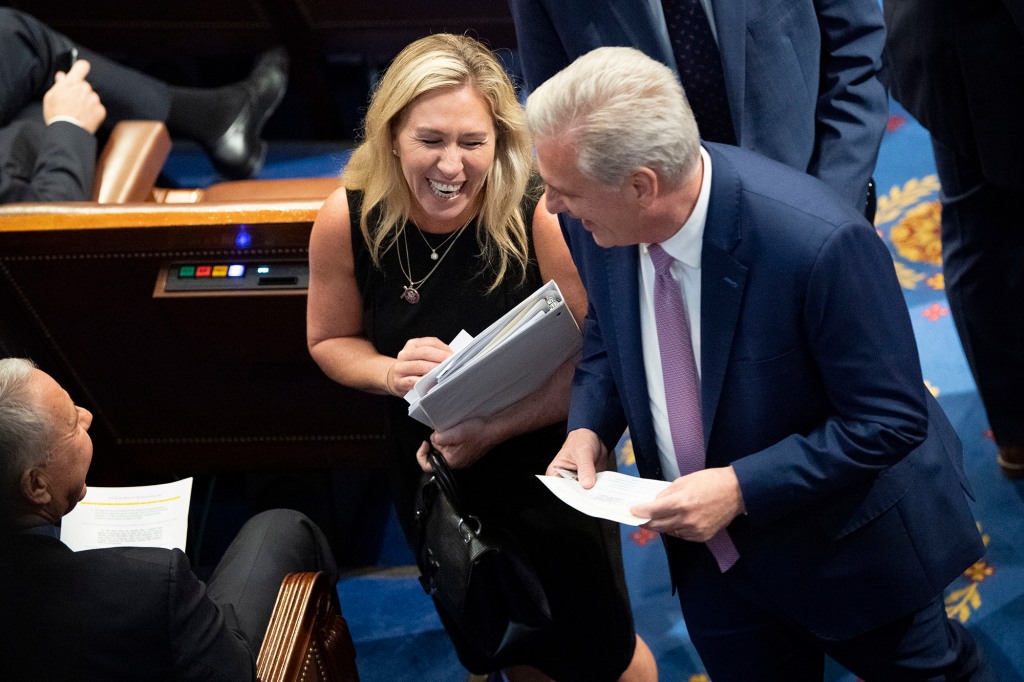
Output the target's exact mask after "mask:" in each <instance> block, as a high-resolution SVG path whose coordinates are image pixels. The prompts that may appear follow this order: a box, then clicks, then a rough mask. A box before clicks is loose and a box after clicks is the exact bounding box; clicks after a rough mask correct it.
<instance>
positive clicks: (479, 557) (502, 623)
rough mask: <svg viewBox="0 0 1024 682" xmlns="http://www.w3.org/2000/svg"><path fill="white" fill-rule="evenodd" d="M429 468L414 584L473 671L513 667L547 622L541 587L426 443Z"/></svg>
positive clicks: (421, 496)
mask: <svg viewBox="0 0 1024 682" xmlns="http://www.w3.org/2000/svg"><path fill="white" fill-rule="evenodd" d="M428 459H429V461H430V466H431V468H432V469H433V473H430V474H424V476H423V478H422V479H421V480H420V485H419V489H418V491H417V493H416V526H417V531H418V534H419V537H418V542H417V548H416V561H417V564H418V565H419V569H420V573H421V576H420V583H421V584H422V585H423V589H424V590H425V591H426V592H427V594H429V595H430V596H431V597H432V598H433V600H434V604H435V605H436V607H437V611H438V614H439V615H440V616H441V620H442V621H443V622H444V623H445V625H446V626H447V627H448V628H449V630H450V631H452V630H454V631H455V633H457V635H458V636H453V637H452V642H453V644H454V645H455V650H456V653H458V655H459V660H460V661H461V662H462V664H463V665H464V666H466V668H467V669H469V670H470V671H471V672H474V673H476V672H480V673H483V672H490V671H493V670H495V669H497V668H501V667H506V666H508V665H513V664H515V663H517V662H521V661H518V659H517V654H518V653H519V652H521V651H522V650H523V649H524V648H525V647H528V646H529V643H530V642H531V641H533V640H534V639H535V638H537V637H539V636H541V635H542V634H543V633H544V632H545V631H546V629H547V628H548V627H549V626H550V625H551V609H550V607H549V606H548V600H547V597H546V596H545V594H544V588H543V587H542V586H541V583H540V580H539V578H538V577H537V574H536V572H535V571H534V570H533V569H532V568H531V566H530V565H529V562H527V561H526V560H524V558H523V556H522V554H521V550H519V549H518V546H517V543H516V542H515V541H514V539H513V538H512V537H511V536H509V535H508V534H507V533H504V532H502V530H501V529H498V528H486V529H485V528H484V527H483V524H482V523H481V522H480V519H479V518H477V517H476V516H473V515H472V514H470V513H469V512H468V511H467V510H466V509H465V507H464V506H463V503H462V501H461V498H460V496H459V490H458V485H457V483H456V481H455V477H454V476H453V475H452V471H451V468H450V467H449V466H448V463H447V462H446V461H445V459H444V457H443V456H442V455H441V454H440V453H439V452H437V451H436V450H434V449H433V448H431V450H430V453H429V455H428Z"/></svg>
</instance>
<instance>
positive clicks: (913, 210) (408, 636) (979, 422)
mask: <svg viewBox="0 0 1024 682" xmlns="http://www.w3.org/2000/svg"><path fill="white" fill-rule="evenodd" d="M891 111H892V114H891V117H890V121H889V131H888V133H887V134H886V136H885V139H884V140H883V143H882V150H881V155H880V157H879V162H878V167H877V169H876V172H875V178H876V181H877V184H878V195H879V210H878V217H877V220H876V226H877V228H878V230H879V234H880V236H881V237H882V238H883V239H884V240H885V242H886V244H887V245H888V246H889V247H890V249H891V250H892V253H893V260H894V263H895V266H896V269H897V273H898V275H899V279H900V282H901V284H902V286H903V291H904V295H905V297H906V301H907V305H908V307H909V309H910V314H911V317H912V320H913V325H914V332H915V335H916V337H917V342H918V346H919V348H920V354H921V363H922V368H923V372H924V377H925V379H926V381H927V384H928V387H929V389H930V390H931V391H932V392H933V393H934V394H935V395H936V396H937V397H938V400H939V402H940V403H941V404H942V406H943V407H944V408H945V410H946V412H947V414H948V415H949V418H950V420H951V421H952V422H953V424H954V426H955V427H956V429H957V432H958V433H959V435H960V437H961V439H962V440H963V443H964V451H965V460H966V467H967V473H968V476H969V478H970V481H971V484H972V485H973V487H974V492H975V497H976V499H975V500H974V503H973V508H974V510H975V513H976V517H977V520H978V524H979V527H980V528H981V530H982V532H983V533H984V536H985V540H986V543H987V545H988V552H987V555H986V556H985V558H984V559H983V560H982V561H979V562H978V563H977V564H976V565H975V566H973V567H972V568H971V570H969V571H967V572H966V573H965V574H964V576H962V577H961V578H958V579H957V580H956V581H955V582H954V583H953V585H951V586H950V588H949V590H948V591H947V597H946V604H947V612H948V613H949V615H950V616H951V617H954V618H959V619H960V620H961V621H963V622H964V623H965V624H966V625H967V627H968V628H969V629H970V630H971V631H972V632H973V633H974V634H975V636H976V637H977V638H978V640H979V642H980V643H981V645H982V647H983V648H984V651H985V654H986V656H987V657H988V658H989V660H990V662H991V663H992V665H993V667H994V669H995V673H996V679H999V680H1003V681H1008V682H1016V681H1020V682H1024V674H1022V673H1021V672H1018V671H1021V670H1024V638H1022V637H1021V634H1020V633H1021V625H1020V624H1021V623H1022V622H1024V542H1022V541H1021V538H1022V537H1024V514H1022V513H1021V510H1022V508H1024V504H1022V502H1024V499H1022V498H1024V483H1011V482H1008V481H1007V480H1005V479H1004V478H1003V477H1002V476H1001V474H1000V473H999V470H998V467H997V466H996V463H995V445H994V443H993V442H992V439H991V435H990V433H989V431H988V425H987V423H986V419H985V413H984V410H983V409H982V407H981V402H980V400H979V398H978V395H977V392H976V390H975V387H974V383H973V380H972V379H971V376H970V373H969V371H968V369H967V364H966V361H965V359H964V356H963V353H962V351H961V349H960V343H959V340H958V339H957V336H956V331H955V329H954V327H953V322H952V318H951V317H950V314H949V308H948V305H947V302H946V298H945V294H944V292H943V281H942V269H941V263H940V260H939V226H938V210H937V198H938V180H937V178H936V177H935V165H934V161H933V159H932V155H931V147H930V144H929V141H928V135H927V132H926V131H924V130H923V129H922V128H921V127H920V125H918V124H917V123H916V122H915V121H914V120H913V119H912V118H911V117H910V116H909V115H908V114H907V113H906V112H905V111H904V110H903V109H902V108H900V107H899V105H897V104H895V103H893V104H892V110H891ZM187 152H188V150H184V151H179V150H176V151H175V153H174V155H173V157H176V158H172V160H171V163H169V164H168V173H169V174H170V175H173V176H174V177H175V180H176V181H177V182H181V183H183V184H182V185H180V186H203V185H205V184H208V183H209V182H211V181H212V180H213V178H212V169H210V168H209V166H208V164H207V163H206V161H205V159H204V158H202V155H201V154H200V153H199V152H198V150H195V149H193V150H191V154H192V159H191V161H185V162H183V164H182V166H180V167H179V166H178V165H176V163H177V158H184V156H185V153H187ZM346 154H347V152H346V149H345V146H344V145H308V144H307V145H293V146H285V145H282V146H278V145H274V146H273V147H272V149H271V153H270V155H269V156H268V162H267V167H266V169H265V170H264V172H263V174H262V175H261V177H265V178H273V177H291V176H296V175H306V176H328V175H335V174H337V172H338V170H339V169H340V168H341V166H342V164H343V163H344V160H345V159H347V155H346ZM179 155H180V156H179ZM197 168H198V169H200V170H198V171H196V169H197ZM204 168H205V169H204ZM618 454H619V460H620V462H621V464H622V469H623V470H624V471H632V472H635V467H634V466H633V464H632V449H631V445H630V443H629V441H628V438H624V439H623V441H622V443H621V444H620V446H619V449H618ZM387 533H388V537H389V538H390V542H392V543H400V542H401V540H400V538H401V535H400V534H399V533H398V532H397V531H395V529H394V523H393V520H392V523H391V525H390V526H389V530H388V531H387ZM652 540H654V541H652ZM623 547H624V560H625V566H626V576H627V582H628V585H629V589H630V594H631V598H632V603H633V610H634V614H635V618H636V625H637V630H638V632H639V633H640V634H641V635H642V636H643V637H644V638H645V639H646V640H647V642H648V644H649V645H650V646H651V649H652V650H653V651H654V653H655V656H656V658H657V660H658V665H659V669H660V673H661V678H662V679H665V680H688V681H689V682H707V676H706V674H705V673H704V670H703V667H702V665H701V663H700V659H699V658H698V657H697V654H696V652H695V651H694V649H693V647H692V645H691V643H690V640H689V636H688V634H687V632H686V627H685V625H684V624H683V621H682V618H681V616H680V614H679V605H678V602H677V601H676V599H675V597H673V596H672V595H671V594H670V589H669V582H668V576H667V572H666V565H665V557H664V551H663V549H662V545H661V543H660V542H658V541H656V538H654V537H652V536H651V534H649V533H645V532H644V531H638V530H637V529H634V528H625V527H624V528H623ZM388 556H389V557H390V559H391V560H399V561H401V558H402V557H408V552H407V550H405V549H404V548H403V547H398V546H395V547H392V551H390V552H389V555H388ZM406 560H407V559H406ZM338 592H339V595H340V597H341V603H342V608H343V610H344V612H345V615H346V617H347V619H348V622H349V626H350V628H351V631H352V635H353V638H354V639H355V643H356V650H357V652H358V657H359V658H358V663H359V670H360V674H361V676H362V679H363V680H364V682H378V681H380V682H385V681H387V682H401V681H403V680H408V681H409V682H420V681H421V680H430V681H437V682H448V681H449V680H450V681H451V682H461V681H464V680H466V673H465V672H464V671H463V670H462V669H461V668H460V667H459V665H458V661H457V659H456V658H455V655H454V652H453V650H452V647H451V645H450V644H449V643H448V642H447V641H446V639H445V637H444V635H443V631H442V630H441V625H440V622H439V621H438V619H437V616H436V614H435V613H434V612H433V609H432V606H431V602H430V600H429V598H428V597H427V596H426V595H424V594H423V592H422V590H421V589H420V587H419V584H418V583H417V581H416V579H415V577H413V574H412V572H411V571H397V572H396V571H389V572H383V573H375V574H368V575H358V576H353V577H349V578H346V579H343V580H342V581H341V582H340V583H339V585H338ZM855 679H856V678H855V677H854V676H852V675H850V674H849V673H847V672H845V671H843V670H842V669H840V668H839V666H836V665H830V667H829V669H828V672H827V674H826V681H827V682H851V681H853V680H855Z"/></svg>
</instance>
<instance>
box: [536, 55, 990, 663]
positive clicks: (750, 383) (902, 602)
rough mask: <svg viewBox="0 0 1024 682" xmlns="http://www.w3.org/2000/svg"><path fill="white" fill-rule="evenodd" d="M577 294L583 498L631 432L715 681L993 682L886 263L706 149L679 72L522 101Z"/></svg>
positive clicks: (767, 167) (832, 205)
mask: <svg viewBox="0 0 1024 682" xmlns="http://www.w3.org/2000/svg"><path fill="white" fill-rule="evenodd" d="M526 113H527V122H528V125H529V128H530V131H531V134H532V135H533V137H534V142H535V144H536V146H537V158H538V167H539V170H540V173H541V176H542V177H543V179H544V181H545V183H546V186H547V190H546V202H547V207H548V210H549V211H551V212H557V213H559V214H560V219H561V221H562V226H563V231H565V233H566V236H567V239H568V241H569V243H570V249H571V252H572V256H573V259H574V260H575V262H576V264H577V267H578V268H579V269H580V274H581V276H582V279H583V283H584V286H585V287H586V290H587V298H588V314H587V318H586V322H585V328H584V345H583V350H582V355H581V359H580V362H579V364H578V366H577V369H576V375H575V378H574V381H573V389H572V400H571V405H570V409H569V424H568V429H569V434H568V437H567V438H566V441H565V443H564V445H563V447H562V449H561V450H560V451H559V453H558V454H557V455H556V457H555V458H554V460H553V461H552V463H551V465H550V467H549V469H548V473H549V474H555V473H556V472H555V469H556V468H561V469H569V470H575V471H577V473H578V477H579V480H580V482H581V483H582V485H583V486H584V487H586V488H589V487H591V486H592V485H593V484H594V480H595V470H596V469H600V468H601V466H602V463H603V462H604V461H605V459H604V458H605V456H606V453H607V452H608V451H609V450H610V448H612V447H614V445H615V443H616V442H617V440H618V438H619V436H620V435H621V433H622V431H623V428H624V427H625V426H627V425H628V427H629V433H630V436H631V438H632V442H633V450H634V453H635V455H636V462H637V466H638V468H639V470H640V474H641V475H642V476H645V477H648V478H654V479H664V480H667V481H671V485H669V487H668V488H667V489H666V490H665V491H663V492H662V493H661V494H660V495H658V497H657V498H655V499H654V500H653V501H652V502H649V503H645V504H641V505H638V506H636V507H634V508H633V509H631V512H632V513H633V514H635V515H636V516H639V517H643V518H649V519H650V521H648V522H647V523H646V524H645V527H646V528H648V529H650V530H652V531H656V532H659V533H662V536H663V538H664V539H665V545H666V549H667V554H668V558H669V564H670V570H671V574H672V577H673V582H674V584H675V586H676V588H677V589H678V590H679V600H680V603H681V605H682V611H683V615H684V617H685V619H686V624H687V629H688V630H689V633H690V636H691V638H692V640H693V643H694V645H695V646H696V648H697V651H698V652H699V653H700V656H701V658H702V660H703V661H704V663H705V664H706V666H707V671H708V673H709V675H710V677H711V679H713V680H715V682H730V681H736V682H749V681H750V680H758V681H775V680H778V681H779V682H782V681H784V680H785V681H789V680H814V679H818V680H820V679H822V676H823V670H824V655H825V654H827V655H829V656H831V657H832V658H834V659H835V660H837V661H838V662H840V663H841V664H843V665H845V666H846V667H847V668H849V669H850V670H851V671H852V672H854V673H856V674H857V675H859V676H860V677H862V678H863V679H866V680H978V679H984V678H983V675H984V674H985V669H984V666H983V665H982V664H981V663H980V658H979V655H978V653H977V647H976V644H975V642H974V639H973V637H972V636H971V635H970V634H969V633H968V632H967V631H966V629H965V628H964V627H963V626H961V625H960V624H959V623H957V622H951V621H950V620H948V619H947V618H946V613H945V610H944V605H943V599H942V591H943V588H945V586H946V585H947V584H948V583H949V582H950V581H951V580H952V579H953V578H955V577H956V576H958V575H959V574H960V573H961V572H962V571H963V570H965V569H966V568H967V567H969V566H970V565H971V564H972V563H973V562H974V561H976V560H977V559H978V558H979V557H980V556H981V555H982V553H983V552H984V547H983V545H982V542H981V538H980V536H979V533H978V530H977V528H976V527H975V522H974V519H973V517H972V514H971V511H970V509H969V507H968V501H967V495H966V491H967V490H968V489H969V486H968V482H967V480H966V479H965V476H964V472H963V462H962V451H961V448H960V443H959V441H958V439H957V437H956V434H955V433H954V431H953V429H952V426H951V425H950V423H949V422H948V421H947V419H946V418H945V416H944V414H943V412H942V410H941V408H940V407H939V406H938V404H937V403H936V402H935V400H934V399H933V398H932V397H931V395H930V394H929V393H928V392H927V391H926V390H925V386H924V382H923V380H922V377H921V370H920V365H919V362H918V356H917V348H916V346H915V341H914V336H913V332H912V329H911V324H910V316H909V314H908V312H907V309H906V307H905V304H904V302H903V297H902V295H901V292H900V288H899V285H898V282H897V280H896V275H895V272H894V268H893V265H892V259H891V257H890V255H889V252H888V250H887V249H886V248H885V246H884V245H883V244H882V242H881V240H879V239H878V237H877V235H876V234H875V231H874V229H873V228H872V227H871V226H870V225H869V224H868V223H867V221H866V220H865V219H864V216H863V215H862V214H860V213H859V212H857V211H855V210H853V209H852V207H850V206H847V205H846V204H845V203H843V202H841V201H837V199H836V195H835V193H834V192H833V191H832V190H831V189H829V188H828V187H827V186H825V185H824V184H823V183H821V182H820V181H818V180H816V179H814V178H812V177H809V176H807V175H805V174H803V173H799V172H796V171H794V170H792V169H790V168H787V167H786V166H784V165H782V164H780V163H777V162H775V161H772V160H769V159H766V158H764V157H762V156H760V155H758V154H754V153H752V152H749V151H746V150H742V149H738V148H736V147H732V146H728V145H720V144H714V143H704V144H703V145H702V144H701V141H700V139H699V137H698V133H697V126H696V122H695V121H694V118H693V114H692V113H691V111H690V108H689V105H688V104H687V101H686V97H685V95H684V93H683V90H682V88H681V87H680V85H679V82H678V80H677V79H676V78H675V76H674V74H673V73H672V71H671V70H670V69H668V68H667V67H666V66H664V65H663V64H660V63H658V62H656V61H654V60H652V59H650V58H649V57H646V56H645V55H643V54H642V53H640V52H639V51H637V50H635V49H632V48H622V47H612V48H600V49H598V50H595V51H593V52H591V53H589V54H587V55H585V56H583V57H581V58H580V59H578V60H577V61H576V62H575V63H573V64H572V65H570V66H569V67H567V68H566V69H565V70H563V71H562V72H560V73H559V74H557V75H555V76H554V77H552V78H551V79H550V80H548V81H547V82H546V83H545V84H543V85H542V86H540V87H539V88H537V90H535V91H534V92H533V94H532V95H531V96H530V97H529V99H528V100H527V103H526Z"/></svg>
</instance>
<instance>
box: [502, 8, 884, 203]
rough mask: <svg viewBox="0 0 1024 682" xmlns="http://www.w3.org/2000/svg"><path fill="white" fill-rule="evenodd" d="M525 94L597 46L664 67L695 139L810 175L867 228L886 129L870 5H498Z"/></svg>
mask: <svg viewBox="0 0 1024 682" xmlns="http://www.w3.org/2000/svg"><path fill="white" fill-rule="evenodd" d="M509 6H510V7H511V9H512V18H513V20H514V22H515V27H516V38H517V40H518V43H519V53H520V58H521V61H522V67H523V74H524V76H525V77H526V83H527V86H528V87H529V88H530V89H531V90H532V89H535V88H537V86H539V85H540V84H541V83H543V82H544V81H545V80H547V79H548V78H550V77H551V76H553V75H554V74H555V73H556V72H557V71H558V70H559V69H561V68H563V67H565V66H567V65H568V64H569V62H571V61H572V60H574V59H575V58H577V57H579V56H581V55H583V54H585V53H587V52H589V51H590V50H593V49H594V48H596V47H604V46H626V47H635V48H637V49H639V50H641V51H642V52H644V53H645V54H647V55H648V56H649V57H652V58H653V59H657V60H658V61H660V62H662V63H663V64H665V65H667V66H669V67H670V68H672V69H674V70H675V71H676V72H677V74H678V76H679V78H680V79H681V80H682V83H683V87H684V88H685V89H686V94H687V97H688V98H689V100H690V104H691V106H692V107H693V111H694V115H695V116H696V117H697V124H698V126H699V127H700V132H701V138H702V139H704V140H707V141H709V142H725V143H729V144H737V145H739V146H740V147H743V148H744V149H751V150H753V151H756V152H760V153H761V154H764V155H765V156H768V157H770V158H772V159H775V160H776V161H781V162H782V163H784V164H786V165H788V166H792V167H793V168H796V169H797V170H800V171H805V172H807V173H810V174H811V175H814V176H815V177H818V178H821V179H822V180H824V181H825V182H826V183H828V184H829V185H831V186H832V188H833V189H834V190H836V191H837V192H838V193H839V194H840V195H841V196H842V197H843V198H844V199H845V200H846V201H847V203H849V205H851V206H853V207H855V208H856V209H857V210H859V211H863V212H865V213H866V214H867V215H868V220H873V218H874V211H875V198H874V186H873V184H871V185H869V181H870V179H871V174H872V173H873V172H874V169H875V161H876V160H877V158H878V147H879V145H880V144H881V141H882V134H883V133H884V132H885V122H886V118H887V112H888V102H887V100H886V94H885V88H884V87H883V85H882V83H881V82H880V81H879V79H878V74H879V71H880V69H881V59H882V47H883V44H884V42H885V27H884V26H883V23H882V12H881V9H880V8H879V3H878V1H877V0H828V1H826V2H811V0H792V1H791V2H781V3H780V2H769V1H768V0H747V2H745V3H742V4H740V5H738V6H737V4H736V3H734V2H730V1H728V0H569V1H565V0H509Z"/></svg>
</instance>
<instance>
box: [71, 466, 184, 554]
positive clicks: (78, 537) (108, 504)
mask: <svg viewBox="0 0 1024 682" xmlns="http://www.w3.org/2000/svg"><path fill="white" fill-rule="evenodd" d="M191 499H192V479H191V478H183V479H181V480H180V481H175V482H173V483H163V484H159V485H143V486H133V487H131V486H129V487H123V488H101V487H98V486H89V489H88V491H86V494H85V498H84V499H83V500H82V501H81V502H79V503H78V506H76V507H75V508H74V509H72V510H71V512H70V513H69V514H68V515H67V516H65V517H64V518H63V519H62V520H61V522H60V539H61V541H62V542H63V543H64V544H65V545H67V546H68V547H70V548H71V549H72V550H74V551H76V552H78V551H80V550H83V549H97V548H101V547H164V548H166V549H174V548H178V549H180V550H182V551H184V550H185V539H186V537H187V535H188V507H189V503H190V502H191Z"/></svg>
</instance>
